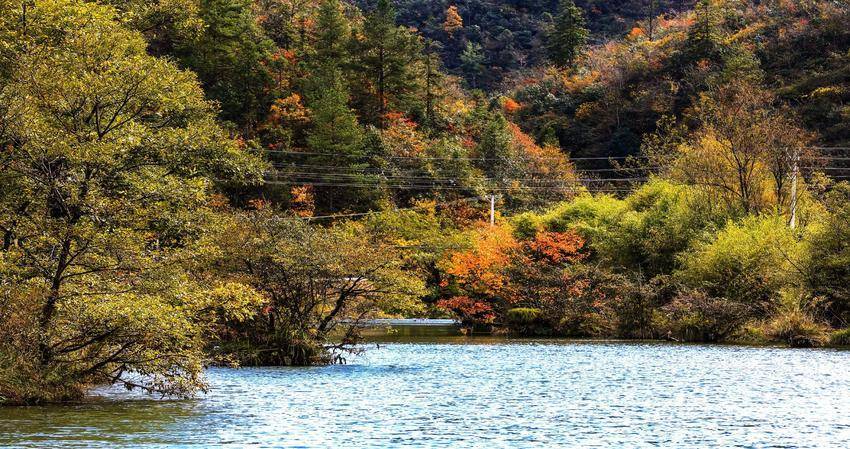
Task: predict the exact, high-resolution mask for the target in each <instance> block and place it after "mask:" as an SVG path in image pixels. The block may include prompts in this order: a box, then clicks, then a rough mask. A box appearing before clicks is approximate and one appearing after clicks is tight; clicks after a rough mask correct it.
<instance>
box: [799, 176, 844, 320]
mask: <svg viewBox="0 0 850 449" xmlns="http://www.w3.org/2000/svg"><path fill="white" fill-rule="evenodd" d="M826 207H827V209H828V210H830V211H831V214H830V215H829V216H828V218H827V219H826V220H825V223H824V226H822V227H818V228H817V229H816V230H815V231H814V232H812V234H811V236H810V237H809V241H808V243H809V247H810V248H811V249H810V260H809V263H807V264H806V266H807V270H806V271H807V273H806V274H807V276H806V280H807V283H808V285H809V287H810V288H811V289H812V291H813V293H814V294H815V295H817V296H819V297H822V298H823V300H822V301H821V304H820V306H819V312H820V313H821V314H822V315H823V316H824V318H825V319H826V320H827V321H829V322H830V323H831V324H832V325H834V326H846V325H847V323H850V183H847V182H842V183H840V184H838V185H837V186H836V187H835V188H834V189H833V190H832V192H830V194H829V195H828V197H827V200H826Z"/></svg>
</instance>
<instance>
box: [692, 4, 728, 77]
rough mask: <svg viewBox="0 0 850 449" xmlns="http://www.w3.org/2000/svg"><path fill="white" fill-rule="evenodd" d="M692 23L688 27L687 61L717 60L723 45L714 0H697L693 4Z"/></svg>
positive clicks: (717, 11) (718, 13) (718, 15)
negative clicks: (697, 0) (694, 4)
mask: <svg viewBox="0 0 850 449" xmlns="http://www.w3.org/2000/svg"><path fill="white" fill-rule="evenodd" d="M693 14H694V23H693V25H691V27H690V28H689V29H688V38H687V41H686V42H685V54H686V57H687V60H688V61H689V62H696V61H702V60H708V61H713V62H717V61H718V60H719V57H720V50H721V49H722V46H723V42H722V39H723V35H722V30H721V28H720V24H721V17H720V12H719V10H718V8H717V6H716V5H715V4H714V0H699V2H697V4H696V6H694V12H693Z"/></svg>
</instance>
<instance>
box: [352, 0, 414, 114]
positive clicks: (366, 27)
mask: <svg viewBox="0 0 850 449" xmlns="http://www.w3.org/2000/svg"><path fill="white" fill-rule="evenodd" d="M395 18H396V11H395V8H393V6H392V5H391V4H390V1H389V0H379V1H378V4H377V6H376V8H375V10H374V11H372V12H371V13H369V14H368V15H367V16H366V20H365V21H364V23H363V30H362V40H361V41H359V52H358V53H359V61H358V65H359V67H360V69H361V70H362V72H363V74H364V75H365V76H366V77H367V78H368V83H366V84H367V85H371V86H372V87H371V89H369V92H368V95H370V96H371V97H372V98H371V99H369V100H367V101H366V103H367V104H369V105H370V107H369V109H371V111H369V112H370V115H371V117H370V119H371V120H370V122H371V123H374V124H376V125H377V126H378V128H379V129H383V128H384V126H385V125H386V122H385V115H386V114H387V112H389V111H391V110H392V109H396V110H404V109H409V108H406V107H407V106H409V104H408V103H409V101H410V100H411V98H410V97H411V96H412V94H414V93H415V92H419V91H420V89H419V83H420V79H419V78H418V70H415V68H416V66H417V63H418V62H419V59H420V55H421V51H422V43H421V42H420V39H419V37H418V36H416V35H415V34H413V33H412V32H410V31H409V30H406V29H404V28H401V27H398V26H396V24H395Z"/></svg>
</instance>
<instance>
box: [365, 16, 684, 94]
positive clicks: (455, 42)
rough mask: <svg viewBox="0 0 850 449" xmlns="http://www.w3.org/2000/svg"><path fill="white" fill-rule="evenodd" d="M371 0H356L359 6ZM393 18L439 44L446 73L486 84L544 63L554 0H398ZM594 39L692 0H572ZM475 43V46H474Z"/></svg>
mask: <svg viewBox="0 0 850 449" xmlns="http://www.w3.org/2000/svg"><path fill="white" fill-rule="evenodd" d="M374 3H375V0H356V4H357V5H358V6H360V7H362V8H363V9H364V10H368V9H370V8H371V7H373V5H374ZM395 5H396V8H397V9H398V23H399V24H402V25H406V26H410V27H414V28H416V29H417V30H418V31H419V33H420V34H421V35H422V36H423V37H425V38H426V39H430V40H433V41H434V42H436V43H438V44H439V47H440V48H439V50H438V52H439V54H440V56H441V58H442V60H443V63H444V64H445V67H446V69H447V70H448V72H449V73H452V74H456V75H460V76H462V77H463V78H464V79H466V80H467V81H468V82H469V83H470V85H472V86H473V87H480V88H485V89H492V88H494V87H497V86H498V85H499V83H500V82H501V81H502V80H503V79H504V78H506V77H510V75H511V74H512V73H513V72H514V71H516V70H520V69H525V68H528V67H534V66H537V65H540V64H543V63H545V62H546V59H547V58H546V53H545V50H544V49H543V43H544V41H545V36H546V31H547V29H548V28H549V27H550V26H551V23H552V16H553V15H554V14H555V12H556V10H557V7H558V0H458V1H451V0H399V1H398V2H396V3H395ZM576 5H578V6H579V7H580V8H581V9H582V10H583V11H584V12H585V15H586V17H587V25H588V28H589V29H590V31H591V33H592V38H593V40H594V41H597V42H602V41H604V40H607V39H609V38H617V37H621V36H624V35H625V34H626V33H628V31H629V30H631V29H632V27H634V25H635V23H636V22H637V21H640V20H646V19H647V18H648V17H650V16H658V15H662V14H667V13H673V12H676V11H685V10H687V9H689V8H690V7H691V6H693V0H613V1H604V0H578V1H576ZM452 6H454V7H456V8H457V9H456V11H457V13H458V15H459V17H460V20H461V23H460V24H459V25H460V27H459V28H457V29H452V28H451V27H447V26H446V18H447V12H448V9H449V7H452ZM467 45H471V46H472V47H473V48H477V49H478V52H479V56H480V58H481V60H480V67H475V65H471V64H465V63H464V61H463V58H462V55H463V53H464V51H465V50H466V48H467ZM479 46H480V48H479Z"/></svg>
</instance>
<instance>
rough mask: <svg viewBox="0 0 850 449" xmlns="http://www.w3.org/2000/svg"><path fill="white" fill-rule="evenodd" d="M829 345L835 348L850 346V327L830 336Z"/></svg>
mask: <svg viewBox="0 0 850 449" xmlns="http://www.w3.org/2000/svg"><path fill="white" fill-rule="evenodd" d="M829 344H831V345H835V346H850V327H848V328H847V329H842V330H840V331H835V332H833V333H832V335H830V336H829Z"/></svg>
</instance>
